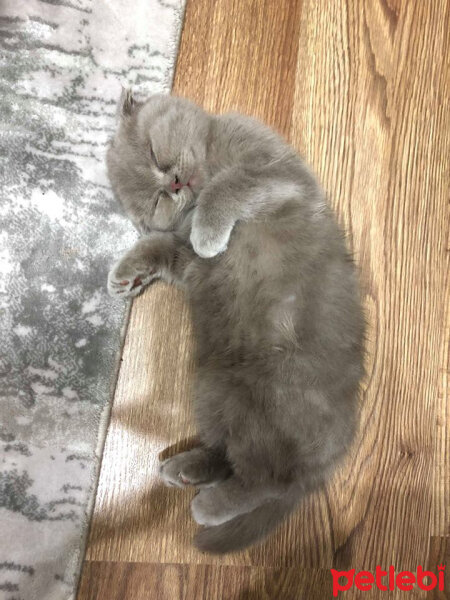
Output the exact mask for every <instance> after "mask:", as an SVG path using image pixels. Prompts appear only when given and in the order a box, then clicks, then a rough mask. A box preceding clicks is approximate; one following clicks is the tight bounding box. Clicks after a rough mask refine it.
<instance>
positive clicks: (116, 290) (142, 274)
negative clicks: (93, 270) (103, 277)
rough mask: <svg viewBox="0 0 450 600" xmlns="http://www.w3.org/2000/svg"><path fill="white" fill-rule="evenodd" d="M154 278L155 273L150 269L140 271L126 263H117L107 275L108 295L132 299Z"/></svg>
mask: <svg viewBox="0 0 450 600" xmlns="http://www.w3.org/2000/svg"><path fill="white" fill-rule="evenodd" d="M156 277H157V273H156V272H155V271H152V270H151V269H147V270H146V271H142V270H139V269H137V268H135V267H133V265H132V264H130V263H129V262H128V261H119V262H118V263H116V264H115V265H114V267H113V268H112V269H111V271H110V272H109V274H108V293H109V295H110V296H112V297H113V298H116V297H118V296H121V297H125V298H132V297H134V296H137V295H138V294H140V292H141V291H142V289H143V288H144V287H145V286H146V285H148V284H149V283H150V282H151V281H152V280H153V279H156Z"/></svg>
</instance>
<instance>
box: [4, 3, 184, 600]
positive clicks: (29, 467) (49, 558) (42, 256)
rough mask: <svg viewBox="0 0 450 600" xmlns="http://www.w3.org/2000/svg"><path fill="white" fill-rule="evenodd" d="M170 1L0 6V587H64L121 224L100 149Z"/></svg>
mask: <svg viewBox="0 0 450 600" xmlns="http://www.w3.org/2000/svg"><path fill="white" fill-rule="evenodd" d="M183 4H184V0H133V2H132V3H131V2H127V0H2V2H1V3H0V38H1V54H0V61H1V62H0V134H1V135H0V160H1V162H0V311H1V312H0V319H1V323H0V325H1V333H2V342H1V351H0V353H1V358H0V377H1V378H0V401H1V405H0V444H1V446H0V460H1V464H0V532H1V534H0V535H1V537H0V598H1V599H2V600H61V599H64V600H65V599H68V598H72V597H73V596H74V593H75V587H76V583H77V578H78V574H79V568H80V560H81V558H82V555H83V550H84V542H85V535H86V528H87V523H88V520H89V516H90V513H91V508H92V503H93V498H94V492H95V486H96V480H97V472H98V464H99V458H100V456H101V452H102V447H103V436H104V432H105V428H106V425H107V420H108V401H109V400H110V390H111V385H112V382H113V381H114V373H115V364H116V361H117V357H118V353H119V350H120V340H121V337H120V330H121V325H122V323H123V320H124V312H125V311H126V309H124V305H123V303H122V302H119V301H117V302H114V301H113V300H111V299H110V298H109V297H107V294H106V286H105V284H106V276H107V271H108V267H109V265H110V264H111V263H112V262H113V261H114V259H115V258H117V256H118V255H119V254H120V252H121V251H122V249H124V248H126V247H128V246H130V244H132V242H133V240H134V239H135V236H136V234H135V232H134V231H133V229H132V228H131V226H130V224H129V223H128V221H127V220H126V219H125V218H124V217H123V216H122V215H121V214H120V212H119V209H118V206H117V205H116V203H115V202H114V201H113V198H112V195H111V193H110V189H109V185H108V181H107V178H106V172H105V164H104V154H105V147H106V143H107V140H108V138H109V136H110V135H111V132H112V131H113V129H114V122H115V111H116V103H117V100H118V97H119V95H120V84H121V83H124V84H135V86H137V87H138V88H140V89H141V91H142V92H143V93H151V92H155V91H163V90H166V91H167V90H168V89H169V88H170V86H171V77H172V73H173V68H174V61H175V57H176V50H177V41H178V37H179V33H180V28H181V18H182V10H183Z"/></svg>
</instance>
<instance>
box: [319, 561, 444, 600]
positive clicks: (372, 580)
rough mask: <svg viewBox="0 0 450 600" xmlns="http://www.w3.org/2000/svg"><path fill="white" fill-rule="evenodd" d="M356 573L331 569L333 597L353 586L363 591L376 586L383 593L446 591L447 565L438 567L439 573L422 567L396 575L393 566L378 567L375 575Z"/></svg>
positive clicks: (364, 572)
mask: <svg viewBox="0 0 450 600" xmlns="http://www.w3.org/2000/svg"><path fill="white" fill-rule="evenodd" d="M355 571H356V570H355V569H350V571H337V570H336V569H331V575H332V577H333V596H335V597H336V596H338V594H339V592H346V591H347V590H349V589H351V588H352V587H353V586H354V587H356V588H357V589H358V590H361V591H369V590H371V589H372V588H373V587H374V586H375V587H377V588H378V589H379V590H382V591H393V590H402V591H409V590H412V589H414V588H416V589H417V588H419V589H420V590H424V591H429V590H434V589H436V588H437V589H438V590H439V591H443V590H444V571H445V565H438V567H437V573H434V572H433V571H424V570H423V568H422V566H421V565H419V566H418V567H417V572H416V573H413V572H412V571H400V572H398V573H396V572H395V568H394V567H393V566H392V565H391V566H390V567H389V568H388V570H387V571H383V569H382V568H381V567H380V566H377V568H376V569H375V573H372V572H371V571H359V572H358V573H356V572H355Z"/></svg>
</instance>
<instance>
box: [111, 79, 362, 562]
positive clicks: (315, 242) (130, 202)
mask: <svg viewBox="0 0 450 600" xmlns="http://www.w3.org/2000/svg"><path fill="white" fill-rule="evenodd" d="M119 113H120V117H119V125H118V128H117V131H116V133H115V135H114V138H113V140H112V142H111V144H110V147H109V149H108V152H107V167H108V174H109V178H110V181H111V184H112V187H113V190H114V192H115V194H116V196H117V198H118V199H119V201H120V202H121V204H122V205H123V207H124V209H125V210H126V212H127V213H128V215H129V216H130V218H131V220H132V222H133V223H134V224H135V226H136V227H137V229H138V230H139V231H140V232H141V233H142V237H141V238H140V239H139V241H138V242H137V243H136V244H135V246H134V247H133V248H131V250H129V251H128V252H127V253H126V254H125V255H124V256H123V257H122V258H121V259H120V260H119V261H118V262H117V263H116V264H115V265H114V266H113V268H112V270H111V271H110V273H109V276H108V290H109V293H110V294H111V295H112V296H121V297H129V296H135V295H136V294H138V293H139V292H140V291H141V290H142V289H143V288H144V286H146V285H148V284H149V283H150V282H151V281H153V280H155V279H163V280H165V281H168V282H172V283H174V284H176V285H181V286H183V287H184V288H185V289H186V292H187V296H188V299H189V302H190V305H191V308H192V318H193V325H194V335H195V338H196V351H195V361H196V376H195V382H196V383H195V396H194V407H195V417H196V422H197V428H198V435H199V438H200V440H201V445H200V446H199V447H197V448H194V449H193V450H190V451H188V452H182V453H180V454H178V455H176V456H174V457H172V458H169V459H167V460H165V461H164V462H162V463H161V465H160V474H161V477H162V480H163V481H164V482H165V483H166V484H167V485H172V486H178V487H180V488H182V487H185V486H188V485H192V486H195V487H197V488H198V490H199V491H198V493H197V495H196V496H195V497H194V499H193V501H192V504H191V511H192V515H193V518H194V519H195V521H196V522H197V523H198V524H200V525H202V526H203V528H201V529H200V530H199V532H198V533H197V535H196V538H195V544H196V546H197V547H198V548H200V549H201V550H203V551H208V552H212V553H225V552H231V551H237V550H241V549H243V548H246V547H248V546H250V545H252V544H254V543H256V542H258V541H260V540H262V539H264V538H265V537H266V536H267V535H268V534H269V533H270V532H271V531H272V530H273V529H274V528H275V527H276V526H277V525H278V524H279V523H281V521H282V520H283V519H284V518H285V517H286V516H287V515H289V513H291V511H292V510H293V509H294V508H295V507H296V505H297V504H298V503H299V502H300V501H301V499H302V498H304V497H305V496H306V495H307V494H309V493H311V492H312V491H314V490H317V489H318V488H319V487H320V486H322V485H323V484H324V483H325V482H326V481H327V480H328V478H329V477H330V475H331V474H332V472H333V470H334V469H335V467H336V465H337V464H338V463H339V460H340V459H341V458H342V457H343V456H344V455H345V453H346V451H347V449H348V448H349V446H350V444H351V442H352V440H353V438H354V435H355V431H356V428H357V424H358V412H359V411H358V404H359V403H358V392H359V387H360V381H361V378H362V376H363V374H364V369H363V357H364V331H365V322H364V316H363V312H362V308H361V302H360V296H359V291H358V284H357V276H356V271H355V266H354V263H353V261H352V259H351V258H350V256H349V253H348V251H347V249H346V245H345V240H344V235H343V233H342V232H341V230H340V228H339V227H338V225H337V223H336V221H335V218H334V216H333V213H332V211H331V209H330V208H329V207H328V205H327V203H326V200H325V197H324V193H323V191H322V190H321V188H320V186H319V184H318V182H317V180H316V178H315V176H314V175H313V174H312V172H311V171H310V169H309V168H308V167H307V166H306V165H305V163H304V162H303V160H302V159H301V158H300V157H299V155H298V154H297V153H296V152H295V151H294V149H293V148H292V147H291V146H289V145H288V144H287V142H285V141H284V140H283V139H282V138H281V137H280V136H278V135H277V134H276V133H275V132H273V131H272V130H271V129H269V128H268V127H266V126H265V125H263V124H262V123H260V122H258V121H257V120H255V119H252V118H249V117H245V116H242V115H239V114H225V115H221V116H216V115H212V114H208V113H207V112H205V111H204V110H203V109H201V108H200V107H199V106H197V105H195V104H194V103H192V102H190V101H188V100H186V99H182V98H177V97H173V96H165V95H155V96H152V97H150V98H149V99H148V100H147V101H145V102H138V101H136V100H135V99H134V98H133V95H132V94H131V92H129V91H127V92H125V93H124V94H123V97H122V99H121V102H120V109H119Z"/></svg>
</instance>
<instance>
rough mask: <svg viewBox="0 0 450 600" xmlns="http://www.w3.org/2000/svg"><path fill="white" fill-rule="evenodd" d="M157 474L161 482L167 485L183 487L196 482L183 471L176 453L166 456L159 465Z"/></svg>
mask: <svg viewBox="0 0 450 600" xmlns="http://www.w3.org/2000/svg"><path fill="white" fill-rule="evenodd" d="M159 475H160V477H161V479H162V480H163V482H164V483H165V484H166V485H167V486H169V487H172V486H175V487H179V488H184V487H186V486H188V485H195V484H196V483H197V482H196V481H195V480H193V479H191V478H189V475H188V474H186V473H185V472H184V471H183V465H182V462H181V461H180V460H179V458H178V455H176V456H174V457H172V458H168V459H167V460H165V461H163V462H162V463H161V465H160V466H159Z"/></svg>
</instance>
